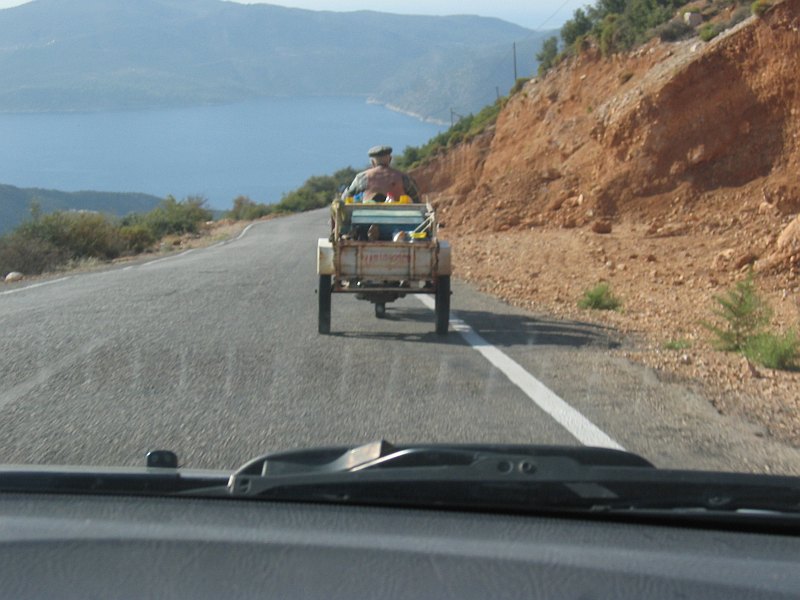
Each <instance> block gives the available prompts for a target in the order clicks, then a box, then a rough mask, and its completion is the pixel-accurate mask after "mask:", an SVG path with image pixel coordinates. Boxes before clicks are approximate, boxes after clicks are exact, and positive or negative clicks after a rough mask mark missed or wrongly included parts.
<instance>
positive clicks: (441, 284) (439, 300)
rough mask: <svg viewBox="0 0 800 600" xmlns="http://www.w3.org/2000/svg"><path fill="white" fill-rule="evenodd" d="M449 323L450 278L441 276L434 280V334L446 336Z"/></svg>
mask: <svg viewBox="0 0 800 600" xmlns="http://www.w3.org/2000/svg"><path fill="white" fill-rule="evenodd" d="M449 323H450V276H449V275H442V276H441V277H439V278H438V279H437V280H436V333H438V334H439V335H446V334H447V327H448V324H449Z"/></svg>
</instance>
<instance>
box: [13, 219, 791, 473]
mask: <svg viewBox="0 0 800 600" xmlns="http://www.w3.org/2000/svg"><path fill="white" fill-rule="evenodd" d="M326 220H327V213H326V211H315V212H312V213H306V214H303V215H298V216H294V217H290V218H285V219H280V220H274V221H268V222H262V223H257V224H255V225H254V226H253V227H251V228H250V229H249V230H247V232H246V233H245V234H244V235H243V236H242V237H241V238H239V239H236V240H233V241H231V242H229V243H226V244H224V245H218V246H215V247H211V248H207V249H203V250H194V251H191V252H189V253H185V254H181V255H178V254H176V255H174V256H170V257H169V258H166V259H159V260H151V262H149V263H148V262H142V263H138V264H136V265H134V266H129V267H127V268H125V267H116V268H112V269H109V270H105V271H99V272H94V273H84V274H75V275H71V276H68V277H67V278H63V277H54V278H53V279H50V280H44V281H42V282H39V284H35V285H31V283H30V282H23V283H22V284H19V285H17V286H15V287H11V286H4V287H0V332H2V333H1V334H0V372H1V373H2V382H1V383H0V432H2V435H0V456H1V457H2V460H0V462H5V463H13V462H18V463H62V464H64V463H70V464H115V465H134V464H142V462H143V457H144V454H145V452H146V451H147V450H149V449H155V448H169V449H173V450H175V451H176V452H178V454H179V456H180V457H181V461H182V463H184V464H186V465H188V466H191V467H213V468H233V467H235V466H237V465H239V464H241V463H242V462H244V461H245V460H246V459H247V458H249V457H251V456H253V455H256V454H260V453H264V452H267V451H273V450H279V449H288V448H292V447H299V446H308V445H329V444H355V443H361V442H367V441H372V440H375V439H377V438H381V437H383V438H386V439H388V440H392V441H395V442H413V441H420V442H468V441H474V442H490V441H491V442H520V443H545V444H577V443H579V442H578V441H577V440H576V438H575V437H574V435H573V434H572V433H570V432H569V431H568V429H566V428H565V427H564V426H563V425H562V424H560V423H559V422H558V421H557V419H556V418H554V416H553V415H551V414H550V413H548V412H546V411H545V410H543V409H542V408H540V407H539V406H538V405H537V404H536V402H535V401H534V400H533V399H531V397H529V396H528V395H526V394H525V393H524V392H523V391H522V390H521V389H520V388H519V387H518V386H517V385H515V383H512V381H511V380H510V379H509V377H508V376H507V375H506V374H504V373H503V372H502V371H501V370H500V369H499V368H498V367H497V366H495V365H494V364H492V363H490V362H489V361H488V360H487V359H486V358H485V356H484V354H486V352H484V353H483V354H482V353H481V352H479V351H478V350H483V351H486V350H487V349H491V350H492V352H494V353H495V356H500V357H501V360H502V361H506V362H505V363H504V364H516V365H519V367H521V368H522V369H524V370H525V371H527V373H529V374H530V375H532V376H533V377H535V378H537V379H538V381H540V382H541V383H542V384H544V385H546V386H547V387H548V388H549V389H550V390H552V394H553V395H557V396H558V397H559V398H561V399H563V400H564V402H566V403H567V404H568V405H569V407H572V408H571V409H570V410H572V409H575V410H576V411H578V413H580V415H581V418H585V419H586V420H587V422H590V423H591V424H593V425H594V426H596V427H597V428H598V430H599V431H601V432H602V433H603V434H604V435H606V436H607V438H608V439H609V440H611V441H612V442H615V443H618V444H619V445H621V446H623V447H624V448H626V449H628V450H632V451H634V452H638V453H640V454H642V455H644V456H645V457H647V458H649V459H650V460H652V461H653V462H655V463H656V464H657V465H659V466H675V467H692V468H719V469H729V470H739V469H743V470H765V469H769V470H771V471H773V472H792V473H800V452H798V451H797V450H795V449H791V448H788V447H786V446H784V445H782V444H779V443H776V442H774V441H771V440H769V439H768V438H764V437H760V436H761V435H763V432H761V431H759V429H758V428H757V427H756V426H753V425H749V424H747V423H743V422H741V421H740V420H737V419H734V418H727V417H722V416H720V415H718V414H717V413H716V412H715V411H714V410H713V408H712V407H711V406H710V405H709V404H708V402H707V401H706V400H705V399H703V398H701V397H698V396H697V395H695V394H694V393H692V392H691V391H689V390H687V389H685V388H684V387H681V386H678V385H675V384H669V383H664V382H661V381H659V379H658V377H657V376H656V375H655V374H654V372H653V371H651V370H649V369H646V368H643V367H640V366H636V365H632V364H630V363H628V362H627V361H625V360H622V359H620V358H618V357H616V356H615V355H614V354H613V353H612V352H610V351H609V349H610V348H613V347H614V346H615V344H616V343H615V342H614V341H613V336H610V335H608V334H609V332H607V331H605V330H604V329H603V328H601V327H598V326H595V325H591V324H587V323H578V322H564V321H557V320H553V319H549V318H547V317H543V316H541V315H535V314H531V313H527V312H523V311H520V310H516V309H514V308H511V307H509V306H507V305H505V304H503V303H501V302H499V301H497V300H495V299H493V298H491V297H488V296H486V295H483V294H480V293H477V292H475V291H473V290H472V289H470V288H469V287H468V286H467V285H464V284H461V283H459V282H455V284H454V296H453V300H452V308H453V311H454V313H455V316H456V317H457V318H460V319H462V320H463V322H464V323H465V324H466V325H464V327H466V328H467V329H468V330H469V332H472V333H469V332H468V335H466V336H462V335H460V334H459V333H457V332H451V333H450V335H449V336H447V337H444V338H443V337H440V336H437V335H436V334H435V333H434V332H433V329H434V323H433V313H432V312H431V310H430V309H429V308H427V307H426V306H425V305H424V304H423V303H422V302H421V301H420V300H419V299H418V298H414V297H409V298H406V299H403V300H401V301H399V302H397V303H394V304H391V305H389V306H388V311H387V314H388V318H387V319H384V320H377V319H375V318H374V316H373V310H372V306H371V305H370V304H368V303H366V302H359V301H357V300H355V299H354V298H351V297H344V296H337V295H334V298H333V320H332V330H333V331H332V335H330V336H319V335H318V334H317V324H316V302H317V298H316V295H315V288H316V283H317V277H316V273H315V262H314V261H315V244H316V238H317V237H318V236H321V235H325V234H326V227H327V224H326ZM455 256H456V258H455V260H456V262H457V260H458V259H457V249H456V255H455ZM41 284H44V285H41ZM475 334H477V335H478V336H480V338H479V341H478V349H476V347H474V346H473V345H471V344H470V343H469V342H468V340H471V341H472V343H473V344H474V343H476V342H475V339H476V338H475ZM465 337H466V339H465ZM495 349H496V351H495ZM500 353H502V354H500ZM510 361H513V363H511V362H510ZM556 412H558V411H556ZM555 417H557V418H558V417H559V414H555ZM561 417H562V422H563V413H562V414H561Z"/></svg>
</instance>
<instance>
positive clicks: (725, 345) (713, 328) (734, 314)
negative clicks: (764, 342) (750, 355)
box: [702, 270, 772, 352]
mask: <svg viewBox="0 0 800 600" xmlns="http://www.w3.org/2000/svg"><path fill="white" fill-rule="evenodd" d="M714 300H715V301H716V302H717V304H719V306H720V308H719V309H717V310H715V311H714V314H715V315H716V316H717V317H719V318H720V319H722V320H723V321H724V325H722V326H717V325H714V324H712V323H706V322H703V323H702V325H703V326H704V327H705V328H706V329H708V330H709V331H710V332H711V333H712V334H713V335H714V338H715V339H714V340H713V344H714V346H715V347H716V348H717V349H718V350H724V351H726V352H742V351H743V350H744V349H745V347H746V346H747V344H748V342H749V341H750V340H751V339H753V338H755V337H758V336H760V335H761V334H762V333H763V330H764V327H765V326H766V325H767V324H768V323H769V320H770V318H771V316H772V310H771V309H770V307H769V306H768V305H767V304H765V303H764V301H763V300H762V299H761V297H760V296H759V295H758V293H757V292H756V290H755V283H754V281H753V271H752V270H751V271H750V272H749V273H748V274H747V278H746V279H745V280H744V281H740V282H738V283H737V284H736V286H735V287H734V289H732V290H728V292H727V293H726V294H725V295H724V296H714Z"/></svg>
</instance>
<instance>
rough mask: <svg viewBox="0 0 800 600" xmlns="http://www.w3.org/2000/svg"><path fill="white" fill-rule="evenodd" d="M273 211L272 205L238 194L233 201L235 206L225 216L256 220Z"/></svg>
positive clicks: (239, 219) (241, 219) (237, 219)
mask: <svg viewBox="0 0 800 600" xmlns="http://www.w3.org/2000/svg"><path fill="white" fill-rule="evenodd" d="M271 213H272V207H271V206H268V205H266V204H256V203H255V202H253V201H252V200H251V199H250V198H248V197H247V196H238V197H237V198H235V199H234V201H233V208H232V209H231V210H229V211H228V212H227V213H225V218H227V219H234V220H236V221H254V220H255V219H260V218H261V217H266V216H267V215H269V214H271Z"/></svg>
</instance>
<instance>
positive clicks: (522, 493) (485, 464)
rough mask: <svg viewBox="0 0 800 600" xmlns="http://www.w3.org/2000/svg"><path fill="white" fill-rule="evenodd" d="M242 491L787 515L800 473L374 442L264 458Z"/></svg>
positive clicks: (247, 472) (600, 454)
mask: <svg viewBox="0 0 800 600" xmlns="http://www.w3.org/2000/svg"><path fill="white" fill-rule="evenodd" d="M228 491H229V493H230V494H231V495H233V496H235V497H245V498H255V497H257V498H265V499H273V500H299V501H321V502H350V503H363V504H377V505H392V506H400V505H402V506H417V507H424V506H436V507H450V508H455V509H459V508H468V509H488V510H511V511H527V510H532V511H542V510H557V511H561V512H564V511H578V512H586V511H591V512H595V513H624V512H632V511H641V512H644V511H648V512H653V511H661V512H672V513H692V512H705V513H712V512H713V513H722V512H725V513H729V514H732V515H734V514H737V513H748V514H759V512H764V513H770V512H774V513H781V514H783V515H786V514H789V515H791V514H796V515H797V516H800V479H797V478H793V477H775V476H766V475H747V474H738V473H717V472H700V471H670V470H661V469H656V468H655V467H654V466H653V465H652V464H651V463H649V462H647V461H646V460H645V459H643V458H641V457H639V456H637V455H635V454H632V453H628V452H622V451H618V450H610V449H604V448H588V447H559V446H524V445H516V446H511V445H494V446H489V445H427V446H409V447H395V446H393V445H391V444H388V443H387V442H383V441H381V442H375V443H373V444H368V445H366V446H359V447H356V448H327V449H316V450H304V451H296V452H286V453H280V454H272V455H267V456H264V457H260V458H258V459H255V460H253V461H250V462H249V463H247V464H246V465H244V466H243V467H242V468H241V469H239V470H238V471H236V472H235V473H234V474H233V475H232V476H231V478H230V481H229V483H228Z"/></svg>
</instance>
